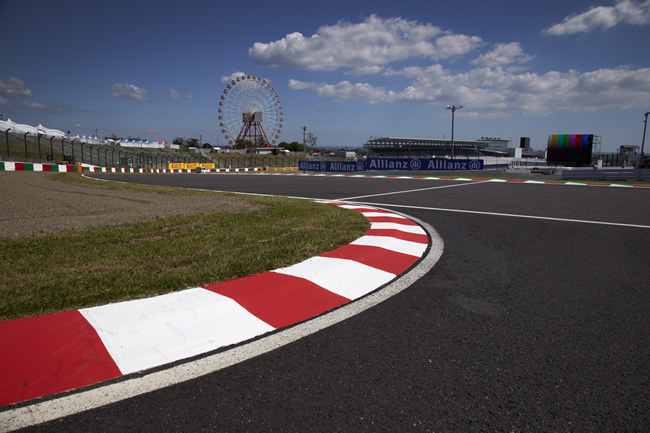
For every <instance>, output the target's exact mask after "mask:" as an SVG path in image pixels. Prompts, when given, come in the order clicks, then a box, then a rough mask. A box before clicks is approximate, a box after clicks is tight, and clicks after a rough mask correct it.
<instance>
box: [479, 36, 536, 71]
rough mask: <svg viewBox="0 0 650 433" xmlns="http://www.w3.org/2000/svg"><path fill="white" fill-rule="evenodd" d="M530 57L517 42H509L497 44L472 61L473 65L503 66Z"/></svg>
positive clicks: (523, 61)
mask: <svg viewBox="0 0 650 433" xmlns="http://www.w3.org/2000/svg"><path fill="white" fill-rule="evenodd" d="M531 59H532V57H530V56H527V55H526V54H524V50H523V49H522V48H521V44H519V42H511V43H509V44H497V45H496V46H495V47H494V49H493V50H492V51H489V52H487V53H485V54H481V55H480V56H478V57H477V58H476V59H474V60H473V61H472V63H473V64H475V65H481V66H488V67H494V66H504V65H509V64H512V63H526V62H528V61H530V60H531Z"/></svg>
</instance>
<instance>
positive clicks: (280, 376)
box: [30, 174, 650, 432]
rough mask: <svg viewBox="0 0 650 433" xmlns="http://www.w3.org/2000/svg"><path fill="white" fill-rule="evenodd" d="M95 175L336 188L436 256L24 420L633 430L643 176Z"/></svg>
mask: <svg viewBox="0 0 650 433" xmlns="http://www.w3.org/2000/svg"><path fill="white" fill-rule="evenodd" d="M93 176H96V177H101V178H105V179H118V180H122V181H134V182H139V183H155V184H165V185H177V186H185V187H194V188H205V189H216V190H222V191H237V192H249V193H261V194H278V195H288V196H299V197H313V198H323V199H349V200H352V201H357V202H366V203H372V204H375V205H379V206H383V207H385V208H389V209H393V210H398V211H401V212H404V213H406V214H408V215H411V216H413V217H416V218H419V219H421V220H423V221H425V222H427V223H429V224H431V225H432V226H433V227H434V228H435V229H436V230H437V231H438V233H439V234H440V236H441V237H442V238H443V240H444V242H445V251H444V253H443V255H442V258H441V259H440V261H439V262H438V264H437V265H436V266H435V267H434V268H433V269H432V270H431V271H430V272H429V273H427V274H426V275H425V276H424V277H423V278H421V279H420V280H418V281H417V282H416V283H415V284H413V285H412V286H411V287H409V288H408V289H406V290H404V291H403V292H401V293H399V294H398V295H396V296H394V297H392V298H390V299H389V300H387V301H385V302H383V303H382V304H380V305H378V306H376V307H374V308H371V309H369V310H367V311H365V312H363V313H361V314H359V315H357V316H354V317H352V318H350V319H348V320H346V321H344V322H342V323H339V324H338V325H334V326H332V327H330V328H327V329H325V330H323V331H320V332H318V333H316V334H313V335H311V336H308V337H306V338H303V339H301V340H299V341H297V342H294V343H292V344H289V345H287V346H284V347H282V348H280V349H276V350H274V351H272V352H269V353H266V354H264V355H261V356H258V357H256V358H253V359H249V360H247V361H244V362H241V363H239V364H236V365H234V366H231V367H229V368H226V369H223V370H220V371H218V372H216V373H212V374H209V375H207V376H204V377H201V378H198V379H194V380H190V381H187V382H183V383H181V384H179V385H175V386H171V387H168V388H164V389H161V390H159V391H155V392H151V393H148V394H145V395H142V396H139V397H135V398H131V399H128V400H124V401H121V402H118V403H114V404H110V405H107V406H104V407H101V408H99V409H95V410H91V411H87V412H84V413H80V414H77V415H73V416H69V417H66V418H63V419H60V420H56V421H51V422H49V423H46V424H43V425H40V426H36V427H33V428H31V429H30V430H33V431H57V432H58V431H102V432H118V431H119V432H121V431H127V430H128V431H144V432H160V431H178V432H181V431H183V432H185V431H187V432H195V431H196V432H199V431H224V432H238V431H247V432H250V431H256V432H261V431H282V432H320V431H323V432H332V431H346V432H361V431H372V432H374V431H391V432H397V431H415V432H420V431H435V432H460V431H499V432H510V431H516V432H518V431H544V432H547V431H584V432H594V431H599V432H604V431H616V432H641V431H648V428H649V427H650V403H649V402H650V398H649V397H650V395H649V394H650V381H649V372H650V368H649V367H650V190H649V189H647V188H613V187H597V186H568V185H530V184H525V185H524V184H512V183H508V184H504V183H491V182H490V183H481V182H462V181H440V180H437V181H433V180H405V179H377V178H357V177H319V176H291V175H213V174H202V175H197V174H174V175H169V174H167V175H152V174H147V175H142V174H133V175H127V174H101V175H93Z"/></svg>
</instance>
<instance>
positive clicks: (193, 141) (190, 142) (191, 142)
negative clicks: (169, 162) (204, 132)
mask: <svg viewBox="0 0 650 433" xmlns="http://www.w3.org/2000/svg"><path fill="white" fill-rule="evenodd" d="M186 143H187V147H199V139H198V138H188V139H187V141H186Z"/></svg>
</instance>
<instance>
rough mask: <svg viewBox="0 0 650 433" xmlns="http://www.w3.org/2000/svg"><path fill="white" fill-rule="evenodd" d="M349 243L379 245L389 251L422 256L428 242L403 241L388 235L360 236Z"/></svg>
mask: <svg viewBox="0 0 650 433" xmlns="http://www.w3.org/2000/svg"><path fill="white" fill-rule="evenodd" d="M350 245H364V246H370V247H381V248H385V249H387V250H390V251H395V252H398V253H403V254H408V255H411V256H415V257H422V254H424V252H425V251H426V250H427V246H428V245H429V244H428V243H424V244H421V243H419V242H411V241H404V240H401V239H396V238H393V237H389V236H361V237H360V238H359V239H357V240H356V241H354V242H351V243H350Z"/></svg>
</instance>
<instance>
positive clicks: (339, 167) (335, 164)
mask: <svg viewBox="0 0 650 433" xmlns="http://www.w3.org/2000/svg"><path fill="white" fill-rule="evenodd" d="M298 169H299V170H303V171H328V172H331V173H357V172H362V171H366V168H365V165H364V163H363V162H356V161H300V163H299V164H298Z"/></svg>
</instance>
